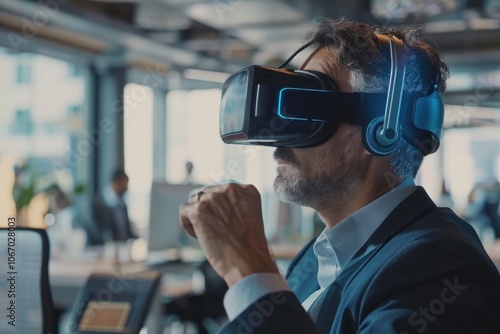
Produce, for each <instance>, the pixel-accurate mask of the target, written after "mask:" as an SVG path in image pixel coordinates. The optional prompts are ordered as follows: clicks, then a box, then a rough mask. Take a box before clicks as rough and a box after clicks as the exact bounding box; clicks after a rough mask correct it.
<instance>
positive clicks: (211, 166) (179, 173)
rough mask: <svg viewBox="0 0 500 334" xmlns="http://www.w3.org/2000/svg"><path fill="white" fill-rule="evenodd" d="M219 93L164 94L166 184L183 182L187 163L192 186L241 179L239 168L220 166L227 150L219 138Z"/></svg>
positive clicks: (219, 91) (215, 90)
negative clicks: (165, 105)
mask: <svg viewBox="0 0 500 334" xmlns="http://www.w3.org/2000/svg"><path fill="white" fill-rule="evenodd" d="M220 94H221V90H220V89H208V90H193V91H171V92H169V93H168V94H167V148H166V149H167V175H166V179H167V181H169V182H171V183H182V182H184V181H185V179H186V176H187V175H186V163H188V162H191V163H193V166H194V168H193V173H192V181H193V182H194V183H213V182H217V181H221V180H223V179H238V178H240V177H241V176H242V174H241V173H240V170H241V167H240V166H236V167H235V168H227V167H228V166H225V164H224V162H225V158H226V160H228V159H227V153H228V152H229V151H231V150H230V149H227V146H226V145H224V143H223V142H222V140H221V139H220V137H219V101H220ZM229 167H231V166H229Z"/></svg>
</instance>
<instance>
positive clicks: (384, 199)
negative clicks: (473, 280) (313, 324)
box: [224, 179, 416, 320]
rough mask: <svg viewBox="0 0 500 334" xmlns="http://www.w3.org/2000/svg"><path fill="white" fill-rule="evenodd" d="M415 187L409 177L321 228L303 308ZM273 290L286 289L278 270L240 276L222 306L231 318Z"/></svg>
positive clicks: (316, 295) (307, 307)
mask: <svg viewBox="0 0 500 334" xmlns="http://www.w3.org/2000/svg"><path fill="white" fill-rule="evenodd" d="M415 189H416V187H415V183H414V181H413V179H407V180H405V181H404V182H402V183H401V184H400V185H398V186H397V187H395V188H394V189H392V190H391V191H389V192H387V193H385V194H384V195H382V196H380V197H379V198H377V199H376V200H374V201H373V202H371V203H369V204H368V205H366V206H364V207H363V208H361V209H360V210H358V211H356V212H355V213H353V214H352V215H350V216H348V217H347V218H345V219H344V220H342V221H341V222H339V223H338V224H336V225H335V226H333V227H332V228H325V229H324V230H323V232H322V233H321V234H320V235H319V236H318V238H317V239H316V241H315V243H314V245H313V249H314V254H315V255H316V256H317V258H318V283H319V286H320V289H319V290H317V291H315V292H314V293H312V294H311V295H310V296H309V297H308V298H307V299H306V300H305V301H304V302H303V303H302V306H303V307H304V308H305V309H306V310H308V309H309V307H310V306H311V305H312V303H313V302H314V301H315V300H316V299H317V298H318V297H319V295H320V294H321V293H322V292H323V291H324V290H325V289H326V287H328V286H329V285H330V284H331V283H332V282H333V281H335V279H336V278H337V277H338V275H339V274H340V273H341V272H342V270H343V269H344V268H345V266H346V265H347V263H349V261H350V260H351V258H352V257H353V256H354V254H356V252H357V251H358V250H359V249H360V248H361V247H362V246H363V245H364V244H365V243H366V242H367V241H368V239H369V238H370V236H371V235H372V234H373V233H374V232H375V230H376V229H377V228H378V227H379V226H380V225H381V224H382V222H383V221H384V220H385V219H386V218H387V216H388V215H389V214H390V213H391V212H392V211H393V210H394V209H395V208H396V207H397V206H398V205H399V204H400V203H401V202H402V201H403V200H404V199H405V198H407V197H408V196H409V195H410V194H411V193H412V192H414V191H415ZM372 250H373V249H368V250H367V251H368V252H369V251H372ZM277 291H290V287H289V286H288V284H287V283H286V280H285V279H284V278H283V277H282V276H281V275H279V274H274V273H257V274H252V275H249V276H247V277H245V278H243V279H242V280H240V281H239V282H237V283H236V284H234V285H233V286H232V287H231V288H230V289H229V290H228V291H227V292H226V295H225V296H224V308H225V309H226V313H227V316H228V318H229V320H233V319H235V318H236V317H237V316H238V315H239V314H241V313H242V312H243V311H244V310H245V309H246V308H248V307H249V306H250V305H251V304H253V303H254V302H256V301H257V300H258V299H259V298H261V297H263V296H265V295H267V294H270V293H273V292H277Z"/></svg>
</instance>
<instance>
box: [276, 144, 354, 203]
mask: <svg viewBox="0 0 500 334" xmlns="http://www.w3.org/2000/svg"><path fill="white" fill-rule="evenodd" d="M343 139H344V140H343V144H344V145H345V146H344V148H345V149H344V150H343V151H342V153H341V154H340V155H339V156H338V157H337V159H339V163H338V164H337V168H336V169H335V170H326V171H324V172H322V173H320V174H319V175H311V173H310V172H309V171H308V170H307V168H305V167H304V166H302V165H299V164H292V165H291V166H290V167H291V168H293V170H291V171H290V170H289V171H287V170H281V169H279V168H278V172H277V175H276V178H275V180H274V184H273V187H274V191H275V193H276V195H277V197H278V199H279V200H280V201H282V202H285V203H291V204H296V205H300V206H307V207H311V208H313V209H315V210H335V211H341V210H343V208H344V206H345V205H346V204H347V203H348V201H350V200H351V198H352V197H353V196H354V195H355V194H356V193H357V192H359V191H360V190H361V187H362V184H363V181H362V175H361V174H362V173H361V172H360V171H359V168H358V166H356V162H355V158H354V157H353V156H350V155H349V151H350V150H351V149H352V144H351V143H350V142H349V141H348V139H349V138H348V137H346V138H343ZM318 163H321V162H318ZM287 168H288V167H287Z"/></svg>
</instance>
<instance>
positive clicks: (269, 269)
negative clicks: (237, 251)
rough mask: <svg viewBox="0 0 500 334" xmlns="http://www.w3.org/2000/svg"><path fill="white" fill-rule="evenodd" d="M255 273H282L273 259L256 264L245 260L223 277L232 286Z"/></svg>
mask: <svg viewBox="0 0 500 334" xmlns="http://www.w3.org/2000/svg"><path fill="white" fill-rule="evenodd" d="M253 274H280V272H279V270H278V268H277V267H276V264H275V263H274V262H273V261H272V260H271V263H267V264H263V263H258V264H254V265H246V264H245V263H244V262H241V263H240V265H238V266H234V267H233V268H231V270H229V272H228V273H227V274H226V275H224V277H223V278H224V280H225V281H226V284H227V285H228V286H229V287H231V286H233V285H234V284H236V283H238V282H239V281H241V280H242V279H244V278H245V277H247V276H250V275H253Z"/></svg>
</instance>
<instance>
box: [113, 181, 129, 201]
mask: <svg viewBox="0 0 500 334" xmlns="http://www.w3.org/2000/svg"><path fill="white" fill-rule="evenodd" d="M112 187H113V190H114V192H115V193H116V194H117V195H120V196H121V195H123V194H125V193H126V192H127V190H128V177H126V176H123V177H120V178H118V179H116V180H114V181H113V183H112Z"/></svg>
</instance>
